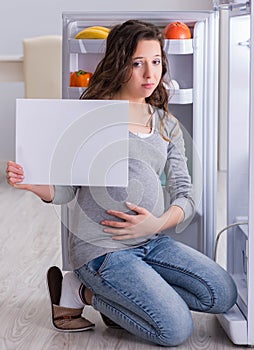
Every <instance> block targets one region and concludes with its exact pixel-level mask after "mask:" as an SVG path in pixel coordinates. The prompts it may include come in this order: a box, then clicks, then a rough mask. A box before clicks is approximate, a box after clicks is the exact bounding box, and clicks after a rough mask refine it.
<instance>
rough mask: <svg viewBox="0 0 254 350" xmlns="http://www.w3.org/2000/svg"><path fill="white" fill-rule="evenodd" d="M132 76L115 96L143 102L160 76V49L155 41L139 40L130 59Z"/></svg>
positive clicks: (155, 85) (154, 87)
mask: <svg viewBox="0 0 254 350" xmlns="http://www.w3.org/2000/svg"><path fill="white" fill-rule="evenodd" d="M131 69H132V74H131V78H130V79H129V80H128V82H127V83H125V84H123V85H122V87H121V88H120V90H119V93H118V94H117V95H118V96H119V97H120V98H121V99H126V100H129V101H132V102H139V103H143V102H145V98H146V97H149V96H150V95H151V94H152V93H153V91H154V90H155V89H156V87H157V86H158V84H159V82H160V79H161V75H162V58H161V47H160V43H159V41H157V40H141V41H139V42H138V45H137V48H136V51H135V53H134V55H133V57H132V68H131Z"/></svg>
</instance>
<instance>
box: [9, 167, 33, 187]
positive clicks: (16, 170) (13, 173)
mask: <svg viewBox="0 0 254 350" xmlns="http://www.w3.org/2000/svg"><path fill="white" fill-rule="evenodd" d="M6 178H7V182H8V184H9V185H11V186H13V187H15V188H20V189H24V190H29V186H30V185H27V184H26V185H25V184H21V182H22V181H23V180H24V170H23V168H22V166H21V165H19V164H17V163H15V162H12V161H9V162H8V163H7V168H6Z"/></svg>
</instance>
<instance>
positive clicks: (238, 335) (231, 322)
mask: <svg viewBox="0 0 254 350" xmlns="http://www.w3.org/2000/svg"><path fill="white" fill-rule="evenodd" d="M217 318H218V320H219V322H220V324H221V326H222V327H223V329H224V331H225V332H226V333H227V335H228V337H229V338H230V339H231V340H232V342H233V343H234V344H237V345H246V344H247V343H248V331H247V320H246V319H245V318H244V316H243V314H242V313H241V311H240V310H239V308H238V307H237V305H234V306H233V307H232V308H231V309H230V310H229V311H228V312H226V313H224V314H219V315H217Z"/></svg>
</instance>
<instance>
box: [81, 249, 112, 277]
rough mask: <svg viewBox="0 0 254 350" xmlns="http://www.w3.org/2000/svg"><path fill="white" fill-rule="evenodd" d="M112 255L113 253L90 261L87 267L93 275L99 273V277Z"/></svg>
mask: <svg viewBox="0 0 254 350" xmlns="http://www.w3.org/2000/svg"><path fill="white" fill-rule="evenodd" d="M110 255H111V253H107V254H104V255H101V256H99V257H98V258H95V259H93V260H91V261H89V263H88V264H87V267H88V268H89V270H90V271H92V272H93V273H97V274H98V275H100V272H101V271H102V270H103V268H104V266H105V265H106V263H107V261H108V260H109V258H110Z"/></svg>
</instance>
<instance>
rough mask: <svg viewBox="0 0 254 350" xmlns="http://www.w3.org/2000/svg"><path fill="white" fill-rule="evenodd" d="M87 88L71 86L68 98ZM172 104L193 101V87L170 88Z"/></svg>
mask: <svg viewBox="0 0 254 350" xmlns="http://www.w3.org/2000/svg"><path fill="white" fill-rule="evenodd" d="M85 89H86V88H83V87H69V88H68V98H70V99H77V98H79V97H80V95H81V94H82V92H83V91H84V90H85ZM169 96H170V99H169V103H170V104H189V103H192V102H193V98H192V89H177V90H169Z"/></svg>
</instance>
